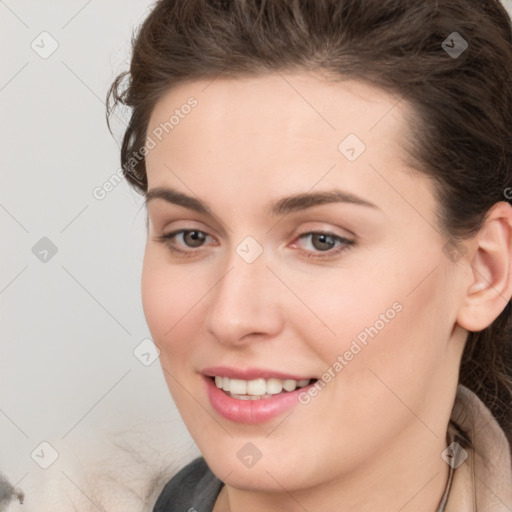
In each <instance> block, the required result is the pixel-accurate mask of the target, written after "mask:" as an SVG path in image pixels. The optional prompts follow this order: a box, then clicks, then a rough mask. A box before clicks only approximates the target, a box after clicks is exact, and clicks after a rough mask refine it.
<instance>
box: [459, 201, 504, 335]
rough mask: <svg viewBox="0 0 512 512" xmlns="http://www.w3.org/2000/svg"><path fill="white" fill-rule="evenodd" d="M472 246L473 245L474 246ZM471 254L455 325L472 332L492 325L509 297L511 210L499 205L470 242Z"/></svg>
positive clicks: (497, 204)
mask: <svg viewBox="0 0 512 512" xmlns="http://www.w3.org/2000/svg"><path fill="white" fill-rule="evenodd" d="M473 244H474V245H473ZM471 245H473V247H476V249H474V253H473V251H472V253H473V256H472V259H471V261H470V264H471V269H472V272H471V273H470V279H469V282H468V283H466V284H467V285H468V288H467V291H466V295H465V297H464V298H463V302H462V306H461V308H460V309H459V312H458V315H457V323H458V324H459V325H460V326H461V327H463V328H464V329H466V330H468V331H472V332H478V331H482V330H483V329H485V328H487V327H488V326H489V325H491V324H492V322H494V320H495V319H496V318H497V317H498V316H499V315H500V313H501V312H502V311H503V310H504V309H505V306H506V305H507V303H508V302H509V301H510V297H511V296H512V206H511V205H510V204H509V203H506V202H504V201H500V202H498V203H496V204H495V205H494V206H493V207H492V208H491V209H490V210H489V212H488V214H487V218H486V221H485V223H484V225H483V226H482V228H481V229H480V231H479V232H478V234H477V235H475V237H474V238H473V240H472V244H471Z"/></svg>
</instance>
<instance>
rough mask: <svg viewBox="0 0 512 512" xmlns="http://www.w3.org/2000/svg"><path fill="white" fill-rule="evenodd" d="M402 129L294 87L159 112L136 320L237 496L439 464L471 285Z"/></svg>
mask: <svg viewBox="0 0 512 512" xmlns="http://www.w3.org/2000/svg"><path fill="white" fill-rule="evenodd" d="M191 98H192V99H191ZM405 114H406V105H405V104H404V103H403V102H399V101H398V98H394V97H392V96H390V95H388V94H387V93H384V92H383V91H381V90H379V89H375V88H372V87H371V86H369V85H365V84H363V83H360V82H355V81H346V82H343V83H330V84H329V83H327V82H326V81H323V80H322V79H321V78H316V77H314V76H313V75H311V74H310V75H307V74H300V73H296V74H285V75H280V74H268V75H265V76H260V77H257V78H245V79H237V80H230V79H221V78H217V79H215V80H204V81H194V82H189V83H185V84H181V85H180V86H179V87H177V88H175V89H173V90H171V91H170V92H169V93H168V94H167V95H166V96H164V97H163V98H162V99H161V101H160V102H159V103H158V104H157V105H156V107H155V109H154V111H153V113H152V117H151V120H150V123H149V127H148V132H147V135H148V137H150V138H151V139H152V141H151V142H149V139H148V148H150V149H149V152H148V154H147V157H146V163H147V173H148V183H149V187H148V190H149V196H148V204H147V207H148V217H149V228H148V229H149V230H148V238H147V246H146V252H145V258H144V269H143V278H142V293H143V304H144V311H145V315H146V319H147V322H148V325H149V328H150V331H151V334H152V336H153V339H154V342H155V343H156V345H157V346H158V347H159V349H160V351H161V354H160V362H161V365H162V368H163V370H164V376H165V379H166V381H167V384H168V387H169V390H170V392H171V394H172V396H173V398H174V400H175V402H176V404H177V407H178V409H179V411H180V413H181V415H182V417H183V420H184V421H185V423H186V426H187V428H188V429H189V431H190V433H191V435H192V436H193V438H194V440H195V441H196V443H197V445H198V447H199V449H200V450H201V452H202V454H203V455H204V457H205V459H206V461H207V462H208V464H209V465H210V467H211V468H212V470H213V471H214V472H215V473H216V475H217V476H218V477H219V478H221V479H223V480H225V481H227V482H229V484H230V485H232V486H234V487H237V488H239V489H267V490H276V491H281V490H282V489H283V488H285V489H287V490H297V489H305V488H308V487H312V486H315V485H319V484H321V483H325V482H328V481H335V480H336V479H341V478H346V476H347V475H348V474H349V473H350V474H351V475H355V474H357V472H358V471H363V470H367V471H369V470H370V468H372V471H375V475H381V476H382V475H384V474H385V472H386V471H388V470H389V461H390V459H393V460H396V461H397V462H396V464H397V465H396V466H395V469H398V468H399V467H400V468H402V469H405V464H407V468H408V470H410V471H414V468H418V467H419V466H421V465H423V467H424V466H425V464H427V460H428V461H429V462H428V463H430V459H428V457H431V455H427V453H428V454H431V453H433V451H434V453H435V454H436V461H437V460H439V462H440V463H442V461H441V457H440V453H441V451H442V450H443V449H444V447H445V432H446V424H447V421H448V418H449V415H450V411H451V406H452V403H453V398H454V393H455V389H456V385H457V377H458V375H457V373H458V364H459V359H460V355H461V351H462V348H463V341H464V339H465V334H466V331H464V330H463V329H462V328H460V327H459V326H457V325H456V317H457V310H458V308H459V307H460V300H459V298H458V297H459V295H460V286H461V285H460V283H461V279H460V276H461V271H460V267H459V265H458V264H457V258H458V257H454V256H453V255H450V253H449V251H446V250H445V248H443V246H444V245H445V243H446V240H444V239H443V238H442V237H441V235H440V234H439V232H438V230H437V228H436V215H435V211H436V203H435V201H434V196H433V188H432V186H431V182H430V181H428V180H427V178H425V177H424V176H423V175H419V174H417V173H414V172H413V171H412V169H410V168H408V167H407V166H406V164H405V163H404V160H405V153H404V151H403V150H402V149H401V143H402V142H403V140H404V139H405V137H406V136H407V130H406V126H405V120H404V119H405V118H404V116H405ZM185 198H187V199H186V201H185ZM172 234H174V236H168V237H167V238H163V239H159V237H163V236H167V235H172ZM184 251H187V252H184ZM215 376H217V377H218V378H217V379H216V380H217V382H218V384H219V385H220V386H224V387H226V388H228V389H229V390H230V392H229V393H228V392H227V391H226V390H222V389H219V388H218V387H216V384H215V382H214V380H215V379H214V377H215ZM313 379H317V380H318V381H317V383H316V384H315V383H314V380H313ZM300 381H302V382H300ZM308 381H309V382H310V383H309V385H308V384H307V382H308ZM297 384H298V385H302V386H304V384H306V385H305V386H304V387H302V388H301V389H296V390H295V391H287V390H286V389H288V390H291V389H293V388H294V387H295V386H296V385H297ZM282 386H285V389H284V390H282V391H281V392H279V391H280V389H281V388H282ZM247 393H249V394H250V395H251V396H252V398H249V396H248V395H247ZM230 394H235V395H237V397H232V396H229V395H230ZM263 394H266V395H271V397H270V398H269V397H262V396H261V395H263ZM404 450H405V452H404ZM404 453H406V454H407V455H406V457H404ZM404 459H406V463H405V462H404ZM379 468H380V469H379ZM384 468H388V469H384ZM299 469H300V470H299ZM432 475H434V470H433V471H432Z"/></svg>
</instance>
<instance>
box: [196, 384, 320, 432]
mask: <svg viewBox="0 0 512 512" xmlns="http://www.w3.org/2000/svg"><path fill="white" fill-rule="evenodd" d="M204 380H205V382H206V387H207V392H208V398H209V399H210V403H211V404H212V407H213V408H214V409H215V410H216V411H217V412H218V413H219V414H220V415H221V416H223V417H224V418H226V419H228V420H230V421H234V422H236V423H246V424H251V425H254V424H258V423H265V422H266V421H269V420H271V419H272V418H275V417H277V416H279V415H280V414H283V413H284V412H285V411H287V410H288V409H291V408H292V407H293V406H294V405H297V404H298V403H299V394H300V393H304V392H305V391H306V392H307V390H308V389H309V388H310V387H311V386H313V385H314V383H311V384H310V385H309V386H305V387H303V388H299V389H296V390H294V391H288V392H286V393H281V394H279V395H273V396H272V397H270V398H260V399H259V400H239V399H236V398H233V397H231V396H229V395H227V394H226V393H225V392H224V391H222V389H219V388H218V387H217V386H216V385H215V382H214V380H213V379H212V378H210V377H204Z"/></svg>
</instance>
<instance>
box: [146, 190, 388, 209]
mask: <svg viewBox="0 0 512 512" xmlns="http://www.w3.org/2000/svg"><path fill="white" fill-rule="evenodd" d="M155 199H162V200H164V201H166V202H168V203H171V204H175V205H178V206H182V207H184V208H187V209H189V210H193V211H195V212H197V213H202V214H206V215H208V214H210V213H211V209H210V208H209V207H208V206H207V205H206V204H205V203H203V202H202V201H201V200H199V199H197V198H195V197H191V196H188V195H186V194H183V193H182V192H178V191H177V190H174V189H172V188H168V187H156V188H153V189H151V190H148V191H147V193H146V195H145V204H146V206H147V205H148V203H149V202H150V201H153V200H155ZM332 203H349V204H355V205H359V206H367V207H369V208H375V209H377V210H380V208H379V207H378V206H377V205H376V204H373V203H370V202H369V201H366V200H365V199H362V198H361V197H358V196H356V195H355V194H352V193H351V192H346V191H343V190H329V191H325V192H306V193H302V194H296V195H293V196H289V197H283V198H282V199H279V200H278V201H276V202H275V203H273V204H272V205H271V208H270V214H271V215H272V216H279V215H281V216H283V215H287V214H289V213H292V212H297V211H301V210H306V209H308V208H313V207H314V206H321V205H324V204H332Z"/></svg>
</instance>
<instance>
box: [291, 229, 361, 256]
mask: <svg viewBox="0 0 512 512" xmlns="http://www.w3.org/2000/svg"><path fill="white" fill-rule="evenodd" d="M302 239H309V244H306V245H308V246H309V248H308V250H307V251H301V252H302V253H303V254H304V255H305V256H306V257H308V258H330V257H333V256H336V255H337V254H339V253H340V252H341V251H345V250H346V249H347V248H348V247H350V246H352V245H355V241H354V240H349V239H348V238H344V237H342V236H339V235H335V234H334V233H323V232H316V231H315V232H310V233H304V234H302V235H300V236H299V237H298V240H302ZM322 253H323V254H322Z"/></svg>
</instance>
